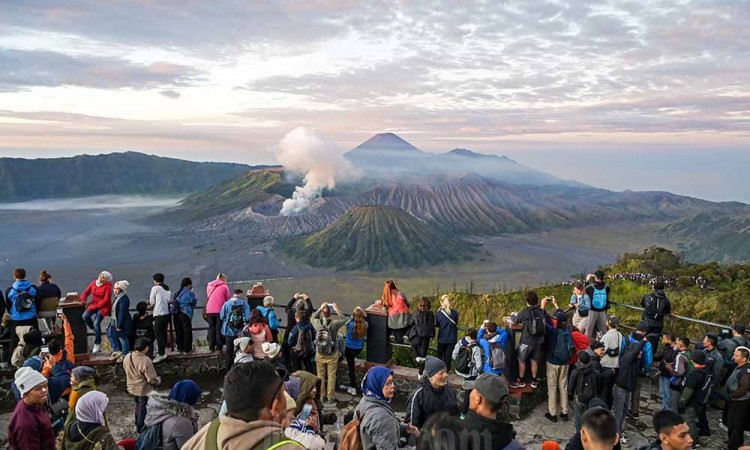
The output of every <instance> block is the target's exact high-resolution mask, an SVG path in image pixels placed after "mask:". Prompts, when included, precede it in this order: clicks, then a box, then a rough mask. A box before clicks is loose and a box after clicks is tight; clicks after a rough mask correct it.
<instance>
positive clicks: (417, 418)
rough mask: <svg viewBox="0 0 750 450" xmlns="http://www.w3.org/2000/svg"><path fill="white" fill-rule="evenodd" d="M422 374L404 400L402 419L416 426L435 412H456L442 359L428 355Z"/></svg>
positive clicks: (454, 400)
mask: <svg viewBox="0 0 750 450" xmlns="http://www.w3.org/2000/svg"><path fill="white" fill-rule="evenodd" d="M424 374H425V377H424V378H423V379H422V381H420V382H419V385H417V388H416V390H415V391H414V392H412V393H411V395H409V398H408V399H407V400H406V416H405V417H404V421H405V422H406V423H410V424H412V425H414V426H415V427H417V428H421V427H422V425H423V424H424V423H425V422H426V421H427V419H429V418H430V416H431V415H433V414H435V413H437V412H440V411H445V412H448V413H451V414H458V401H457V400H456V395H455V394H454V393H453V390H452V389H450V388H449V387H448V368H447V367H446V366H445V363H444V362H443V360H442V359H439V358H435V357H434V356H428V357H427V359H426V361H425V372H424Z"/></svg>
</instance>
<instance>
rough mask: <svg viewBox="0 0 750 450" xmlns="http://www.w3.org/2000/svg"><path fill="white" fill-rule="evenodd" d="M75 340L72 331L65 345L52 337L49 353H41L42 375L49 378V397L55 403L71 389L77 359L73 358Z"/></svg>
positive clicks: (66, 338)
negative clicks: (71, 377) (71, 379)
mask: <svg viewBox="0 0 750 450" xmlns="http://www.w3.org/2000/svg"><path fill="white" fill-rule="evenodd" d="M73 342H74V341H73V334H72V333H69V334H68V335H67V336H66V337H65V347H63V346H62V345H61V344H60V341H58V340H57V339H52V340H51V341H50V342H49V344H47V349H48V350H49V353H42V355H41V356H42V360H43V361H44V363H43V365H42V375H43V376H44V377H45V378H46V379H47V383H48V389H49V399H50V403H51V404H53V405H54V404H55V403H57V402H58V401H59V400H60V397H62V396H63V395H64V394H65V392H66V391H67V390H68V389H70V373H71V371H72V370H73V367H75V366H74V363H75V361H74V360H72V359H73ZM66 403H67V402H66Z"/></svg>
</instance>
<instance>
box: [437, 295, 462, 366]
mask: <svg viewBox="0 0 750 450" xmlns="http://www.w3.org/2000/svg"><path fill="white" fill-rule="evenodd" d="M435 319H436V320H437V324H438V327H439V328H438V337H437V356H438V358H440V359H442V360H443V362H444V363H445V366H446V367H447V368H448V372H450V371H451V362H452V358H451V357H452V355H453V349H454V348H455V346H456V342H458V311H456V310H455V309H452V308H451V298H450V296H449V295H448V294H444V295H443V296H442V297H440V309H438V312H437V313H436V314H435Z"/></svg>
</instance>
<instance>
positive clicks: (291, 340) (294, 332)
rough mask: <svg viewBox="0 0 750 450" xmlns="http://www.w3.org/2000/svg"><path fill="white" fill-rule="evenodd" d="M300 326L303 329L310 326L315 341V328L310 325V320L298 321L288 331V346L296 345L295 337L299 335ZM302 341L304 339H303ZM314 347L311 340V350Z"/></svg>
mask: <svg viewBox="0 0 750 450" xmlns="http://www.w3.org/2000/svg"><path fill="white" fill-rule="evenodd" d="M300 328H302V329H303V330H307V329H308V328H310V329H311V330H312V334H313V341H315V328H313V326H312V325H310V322H299V323H297V325H295V326H294V328H292V331H290V332H289V346H290V347H294V346H295V345H297V338H298V337H299V332H300ZM303 342H304V341H303ZM314 349H315V342H313V350H314Z"/></svg>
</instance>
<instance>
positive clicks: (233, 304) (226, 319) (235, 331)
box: [219, 289, 250, 370]
mask: <svg viewBox="0 0 750 450" xmlns="http://www.w3.org/2000/svg"><path fill="white" fill-rule="evenodd" d="M240 295H242V289H235V290H234V295H232V298H230V299H229V300H227V301H226V303H224V305H223V306H222V307H221V313H219V319H221V334H222V336H223V338H224V342H225V343H226V353H225V355H224V362H225V363H226V368H227V370H229V369H230V368H231V367H232V364H233V363H234V345H232V344H233V343H234V340H235V339H236V338H238V337H240V335H241V333H242V330H243V329H244V328H245V325H246V324H247V322H248V321H249V320H250V305H248V304H247V301H245V299H243V298H240Z"/></svg>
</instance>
